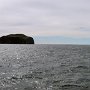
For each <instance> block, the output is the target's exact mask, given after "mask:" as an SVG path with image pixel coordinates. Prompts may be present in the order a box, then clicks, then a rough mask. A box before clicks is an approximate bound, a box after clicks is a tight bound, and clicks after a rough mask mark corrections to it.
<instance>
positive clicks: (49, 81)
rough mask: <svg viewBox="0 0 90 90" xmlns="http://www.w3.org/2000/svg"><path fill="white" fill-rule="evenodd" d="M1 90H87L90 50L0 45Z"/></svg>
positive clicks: (88, 85)
mask: <svg viewBox="0 0 90 90" xmlns="http://www.w3.org/2000/svg"><path fill="white" fill-rule="evenodd" d="M0 90H90V46H89V45H59V44H58V45H44V44H43V45H30V44H29V45H24V44H17V45H15V44H1V45H0Z"/></svg>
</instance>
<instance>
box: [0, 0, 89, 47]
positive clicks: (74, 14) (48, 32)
mask: <svg viewBox="0 0 90 90" xmlns="http://www.w3.org/2000/svg"><path fill="white" fill-rule="evenodd" d="M12 33H13V34H14V33H23V34H26V35H28V36H32V37H33V38H34V40H35V43H36V44H89V45H90V0H0V36H2V35H7V34H12Z"/></svg>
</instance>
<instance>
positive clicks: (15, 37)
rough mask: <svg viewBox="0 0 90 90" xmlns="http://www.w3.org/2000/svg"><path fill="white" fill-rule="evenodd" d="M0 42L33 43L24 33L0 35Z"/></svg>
mask: <svg viewBox="0 0 90 90" xmlns="http://www.w3.org/2000/svg"><path fill="white" fill-rule="evenodd" d="M0 44H34V39H33V38H32V37H28V36H26V35H24V34H10V35H7V36H2V37H0Z"/></svg>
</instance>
